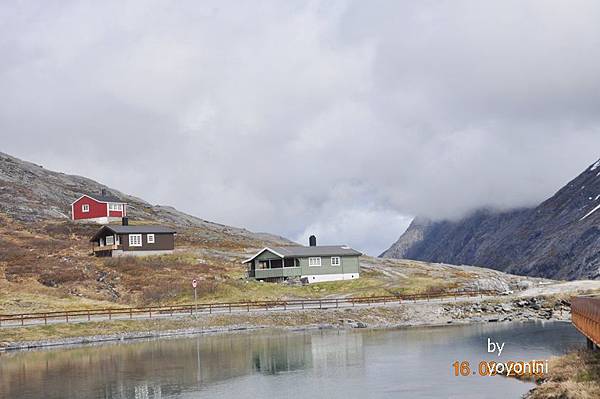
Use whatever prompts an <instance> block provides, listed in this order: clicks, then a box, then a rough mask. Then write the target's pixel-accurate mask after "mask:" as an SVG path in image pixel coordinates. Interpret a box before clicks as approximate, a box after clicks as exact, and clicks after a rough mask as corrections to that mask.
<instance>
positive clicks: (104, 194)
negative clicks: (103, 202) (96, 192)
mask: <svg viewBox="0 0 600 399" xmlns="http://www.w3.org/2000/svg"><path fill="white" fill-rule="evenodd" d="M101 194H102V196H103V197H106V189H105V188H103V189H102V191H101Z"/></svg>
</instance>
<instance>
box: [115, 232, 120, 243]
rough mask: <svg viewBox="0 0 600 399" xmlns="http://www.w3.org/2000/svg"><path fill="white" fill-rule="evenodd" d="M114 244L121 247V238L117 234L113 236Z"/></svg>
mask: <svg viewBox="0 0 600 399" xmlns="http://www.w3.org/2000/svg"><path fill="white" fill-rule="evenodd" d="M115 244H117V245H121V236H120V235H118V234H117V235H116V236H115Z"/></svg>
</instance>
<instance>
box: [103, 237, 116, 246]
mask: <svg viewBox="0 0 600 399" xmlns="http://www.w3.org/2000/svg"><path fill="white" fill-rule="evenodd" d="M105 240H106V245H113V244H114V243H115V237H113V236H106V238H105Z"/></svg>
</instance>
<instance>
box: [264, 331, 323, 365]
mask: <svg viewBox="0 0 600 399" xmlns="http://www.w3.org/2000/svg"><path fill="white" fill-rule="evenodd" d="M258 338H259V339H260V344H259V345H253V347H252V360H253V366H254V369H255V370H256V371H258V372H261V373H264V374H277V373H280V372H285V371H294V370H302V369H306V368H310V367H311V363H312V359H311V355H310V345H311V337H310V335H304V334H290V335H283V334H282V335H272V336H267V337H258Z"/></svg>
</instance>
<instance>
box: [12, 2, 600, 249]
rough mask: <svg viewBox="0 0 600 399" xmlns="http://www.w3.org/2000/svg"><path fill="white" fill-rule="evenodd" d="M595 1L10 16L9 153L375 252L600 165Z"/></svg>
mask: <svg viewBox="0 0 600 399" xmlns="http://www.w3.org/2000/svg"><path fill="white" fill-rule="evenodd" d="M599 21H600V2H597V1H588V2H586V1H572V0H569V1H562V2H555V1H546V0H544V1H521V0H519V1H506V0H502V1H496V2H489V1H487V2H482V1H475V0H474V1H470V2H459V1H447V2H444V1H412V2H409V1H406V2H402V1H387V2H386V1H381V2H377V1H326V2H322V3H320V2H301V1H285V2H284V1H273V2H268V1H267V2H262V1H239V2H233V1H215V2H209V1H189V2H186V1H177V2H167V1H164V2H163V1H147V0H145V1H140V2H124V1H115V2H110V1H90V2H83V1H78V2H75V1H74V2H69V1H57V2H53V1H39V2H37V4H36V2H35V1H31V2H10V1H2V2H1V3H0V135H1V143H0V151H4V152H7V153H9V154H12V155H15V156H18V157H21V158H24V159H27V160H30V161H33V162H36V163H39V164H43V165H44V166H45V167H47V168H50V169H55V170H60V171H65V172H68V173H75V174H80V175H85V176H87V177H91V178H94V179H96V180H99V181H101V182H103V183H105V184H107V185H109V186H111V187H115V188H117V189H120V190H122V191H124V192H127V193H130V194H133V195H137V196H139V197H142V198H144V199H146V200H148V201H150V202H152V203H158V204H170V205H174V206H176V207H177V208H179V209H181V210H184V211H187V212H189V213H192V214H194V215H197V216H199V217H202V218H205V219H209V220H213V221H217V222H222V223H227V224H231V225H235V226H242V227H247V228H249V229H252V230H255V231H268V232H272V233H277V234H281V235H284V236H287V237H290V238H292V239H296V240H298V241H300V242H303V243H304V242H305V241H306V239H307V238H306V237H307V236H308V235H309V233H315V234H317V235H318V238H319V243H320V244H326V243H329V244H338V243H339V244H342V243H346V244H350V245H352V246H354V247H356V248H357V249H361V250H363V251H366V252H367V253H370V254H374V255H376V254H378V253H379V252H381V251H382V250H384V249H386V248H387V247H388V246H389V245H390V244H391V243H392V242H393V241H395V240H396V239H397V238H398V236H399V235H400V234H401V233H402V231H403V230H404V229H405V228H406V226H407V224H408V223H409V221H410V219H411V216H413V215H426V216H429V217H434V218H456V217H459V216H461V215H464V214H465V213H466V212H468V211H470V210H472V209H474V208H476V207H480V206H492V207H498V208H510V207H516V206H523V205H530V204H535V203H537V202H539V201H541V200H543V199H545V198H546V197H548V196H549V195H552V194H553V193H554V192H555V191H556V190H557V189H558V188H560V187H561V186H562V185H563V184H564V183H566V182H567V181H568V180H570V179H571V178H572V177H574V176H575V175H576V174H578V173H579V172H581V171H582V170H583V169H584V168H585V167H586V166H587V165H589V164H591V163H592V162H594V161H595V160H596V159H597V158H598V157H600V151H599V150H600V23H599Z"/></svg>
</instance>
